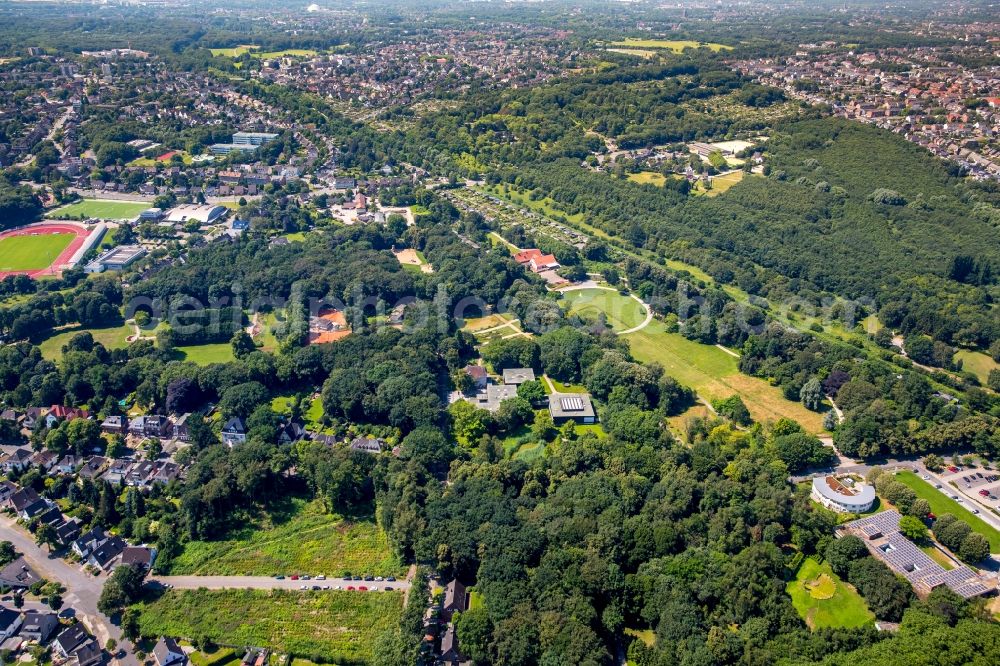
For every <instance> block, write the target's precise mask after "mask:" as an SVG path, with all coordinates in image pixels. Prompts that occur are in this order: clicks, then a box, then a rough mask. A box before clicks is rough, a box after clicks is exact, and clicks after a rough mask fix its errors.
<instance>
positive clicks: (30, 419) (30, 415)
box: [21, 407, 49, 430]
mask: <svg viewBox="0 0 1000 666" xmlns="http://www.w3.org/2000/svg"><path fill="white" fill-rule="evenodd" d="M48 411H49V410H47V409H45V408H44V407H28V409H26V410H25V411H24V420H23V421H21V425H22V426H24V427H25V428H27V429H28V430H34V429H35V426H36V425H38V423H39V422H41V421H44V420H45V414H46V413H48Z"/></svg>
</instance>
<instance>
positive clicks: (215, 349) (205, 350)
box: [177, 342, 236, 365]
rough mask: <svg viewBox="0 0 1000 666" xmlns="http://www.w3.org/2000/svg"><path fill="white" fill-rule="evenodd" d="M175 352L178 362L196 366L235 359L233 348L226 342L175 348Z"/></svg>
mask: <svg viewBox="0 0 1000 666" xmlns="http://www.w3.org/2000/svg"><path fill="white" fill-rule="evenodd" d="M177 352H178V355H179V357H180V360H182V361H191V362H192V363H197V364H198V365H210V364H212V363H228V362H229V361H232V360H233V359H234V358H236V357H235V356H233V346H232V345H231V344H229V343H228V342H217V343H214V344H208V345H193V346H189V347H177Z"/></svg>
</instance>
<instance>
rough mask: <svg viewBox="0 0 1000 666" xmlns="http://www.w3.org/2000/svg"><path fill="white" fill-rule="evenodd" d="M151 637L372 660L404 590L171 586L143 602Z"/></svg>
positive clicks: (395, 618) (142, 621)
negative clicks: (197, 639) (206, 640)
mask: <svg viewBox="0 0 1000 666" xmlns="http://www.w3.org/2000/svg"><path fill="white" fill-rule="evenodd" d="M137 607H138V609H139V611H140V615H139V626H140V628H141V630H142V633H143V635H146V636H180V637H183V638H194V637H196V636H207V637H209V638H211V639H212V640H214V641H215V642H217V643H220V644H229V645H237V646H243V645H256V646H261V647H268V648H271V649H273V650H275V651H277V652H285V653H292V654H295V655H304V656H305V657H307V658H309V659H312V660H314V661H322V662H325V663H343V662H348V663H369V664H370V663H374V661H373V658H374V645H375V641H376V639H377V638H378V637H379V635H381V634H382V633H383V632H385V631H386V630H388V629H391V628H392V627H394V626H396V625H397V624H398V622H399V619H400V617H401V615H402V612H403V595H402V594H400V593H398V592H384V593H383V592H348V591H336V590H331V591H321V592H294V591H284V590H280V591H279V590H275V591H265V590H170V591H169V592H167V593H166V594H164V595H163V596H162V597H161V598H159V599H157V600H155V601H146V602H142V603H140V604H138V606H137Z"/></svg>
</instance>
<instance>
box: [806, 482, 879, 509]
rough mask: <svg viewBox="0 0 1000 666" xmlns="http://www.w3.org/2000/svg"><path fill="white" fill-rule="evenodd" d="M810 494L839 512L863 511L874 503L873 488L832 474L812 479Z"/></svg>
mask: <svg viewBox="0 0 1000 666" xmlns="http://www.w3.org/2000/svg"><path fill="white" fill-rule="evenodd" d="M811 496H812V498H813V499H814V500H816V501H817V502H819V503H820V504H822V505H823V506H825V507H826V508H828V509H830V510H832V511H837V512H839V513H864V512H865V511H868V510H869V509H871V508H872V505H873V504H875V488H873V487H872V486H869V485H865V484H863V483H856V482H854V481H853V480H851V479H849V478H844V479H843V480H841V479H838V478H837V477H835V476H832V475H829V476H820V477H817V478H815V479H813V483H812V493H811Z"/></svg>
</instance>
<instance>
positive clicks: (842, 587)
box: [785, 558, 875, 629]
mask: <svg viewBox="0 0 1000 666" xmlns="http://www.w3.org/2000/svg"><path fill="white" fill-rule="evenodd" d="M785 591H786V592H787V593H788V596H790V597H791V598H792V605H793V606H795V610H796V611H798V613H799V615H800V616H801V617H802V619H803V620H805V622H806V624H807V625H809V628H810V629H822V628H824V627H844V628H854V627H863V626H865V625H867V624H871V623H872V622H873V621H874V620H875V616H874V614H872V612H871V611H869V610H868V606H867V605H866V604H865V600H864V599H862V598H861V595H859V594H858V593H857V591H856V590H854V588H853V587H850V586H848V585H846V584H845V583H843V582H842V581H841V580H840V579H839V578H837V575H836V574H835V573H833V571H832V570H831V569H830V565H829V564H827V563H826V562H823V563H822V564H821V563H819V562H817V561H816V560H814V559H812V558H806V560H805V561H803V563H802V566H801V567H800V568H799V571H798V573H797V574H796V576H795V580H792V581H789V582H788V584H787V585H786V586H785Z"/></svg>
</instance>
